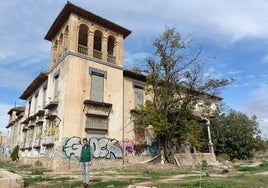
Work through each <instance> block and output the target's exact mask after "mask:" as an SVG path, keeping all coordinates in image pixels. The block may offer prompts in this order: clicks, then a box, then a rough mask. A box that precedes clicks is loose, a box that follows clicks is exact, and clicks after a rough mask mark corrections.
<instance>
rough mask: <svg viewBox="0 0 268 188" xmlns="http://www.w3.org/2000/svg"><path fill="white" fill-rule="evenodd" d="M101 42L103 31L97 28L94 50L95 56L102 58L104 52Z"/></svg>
mask: <svg viewBox="0 0 268 188" xmlns="http://www.w3.org/2000/svg"><path fill="white" fill-rule="evenodd" d="M101 42H102V32H100V31H99V30H96V31H95V32H94V52H93V56H94V57H95V58H98V59H102V52H101Z"/></svg>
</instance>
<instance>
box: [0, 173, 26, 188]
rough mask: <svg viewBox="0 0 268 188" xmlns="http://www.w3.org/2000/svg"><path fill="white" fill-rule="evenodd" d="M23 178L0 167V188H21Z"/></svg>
mask: <svg viewBox="0 0 268 188" xmlns="http://www.w3.org/2000/svg"><path fill="white" fill-rule="evenodd" d="M22 187H24V182H23V178H22V177H21V176H19V175H17V174H13V173H11V172H9V171H6V170H3V169H0V188H22Z"/></svg>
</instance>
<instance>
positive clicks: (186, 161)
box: [174, 153, 219, 167]
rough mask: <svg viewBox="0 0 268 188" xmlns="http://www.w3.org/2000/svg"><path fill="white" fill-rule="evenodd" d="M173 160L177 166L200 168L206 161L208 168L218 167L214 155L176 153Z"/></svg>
mask: <svg viewBox="0 0 268 188" xmlns="http://www.w3.org/2000/svg"><path fill="white" fill-rule="evenodd" d="M174 158H175V160H176V162H177V165H178V166H191V167H192V166H200V165H202V162H203V161H206V163H207V165H208V166H218V165H219V162H218V161H217V160H216V156H215V154H214V153H176V154H175V155H174Z"/></svg>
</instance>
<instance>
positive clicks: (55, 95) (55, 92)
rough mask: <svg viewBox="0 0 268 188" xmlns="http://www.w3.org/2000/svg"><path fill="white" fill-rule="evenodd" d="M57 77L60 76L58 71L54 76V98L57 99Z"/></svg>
mask: <svg viewBox="0 0 268 188" xmlns="http://www.w3.org/2000/svg"><path fill="white" fill-rule="evenodd" d="M59 76H60V71H59V70H58V71H57V72H56V73H55V74H54V79H53V81H54V98H58V96H59Z"/></svg>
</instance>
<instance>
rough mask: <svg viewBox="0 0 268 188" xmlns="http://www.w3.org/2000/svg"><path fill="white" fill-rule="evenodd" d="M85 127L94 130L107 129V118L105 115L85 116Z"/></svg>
mask: <svg viewBox="0 0 268 188" xmlns="http://www.w3.org/2000/svg"><path fill="white" fill-rule="evenodd" d="M86 128H87V129H92V130H93V129H95V130H107V129H108V120H107V118H105V117H93V116H87V119H86Z"/></svg>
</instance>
